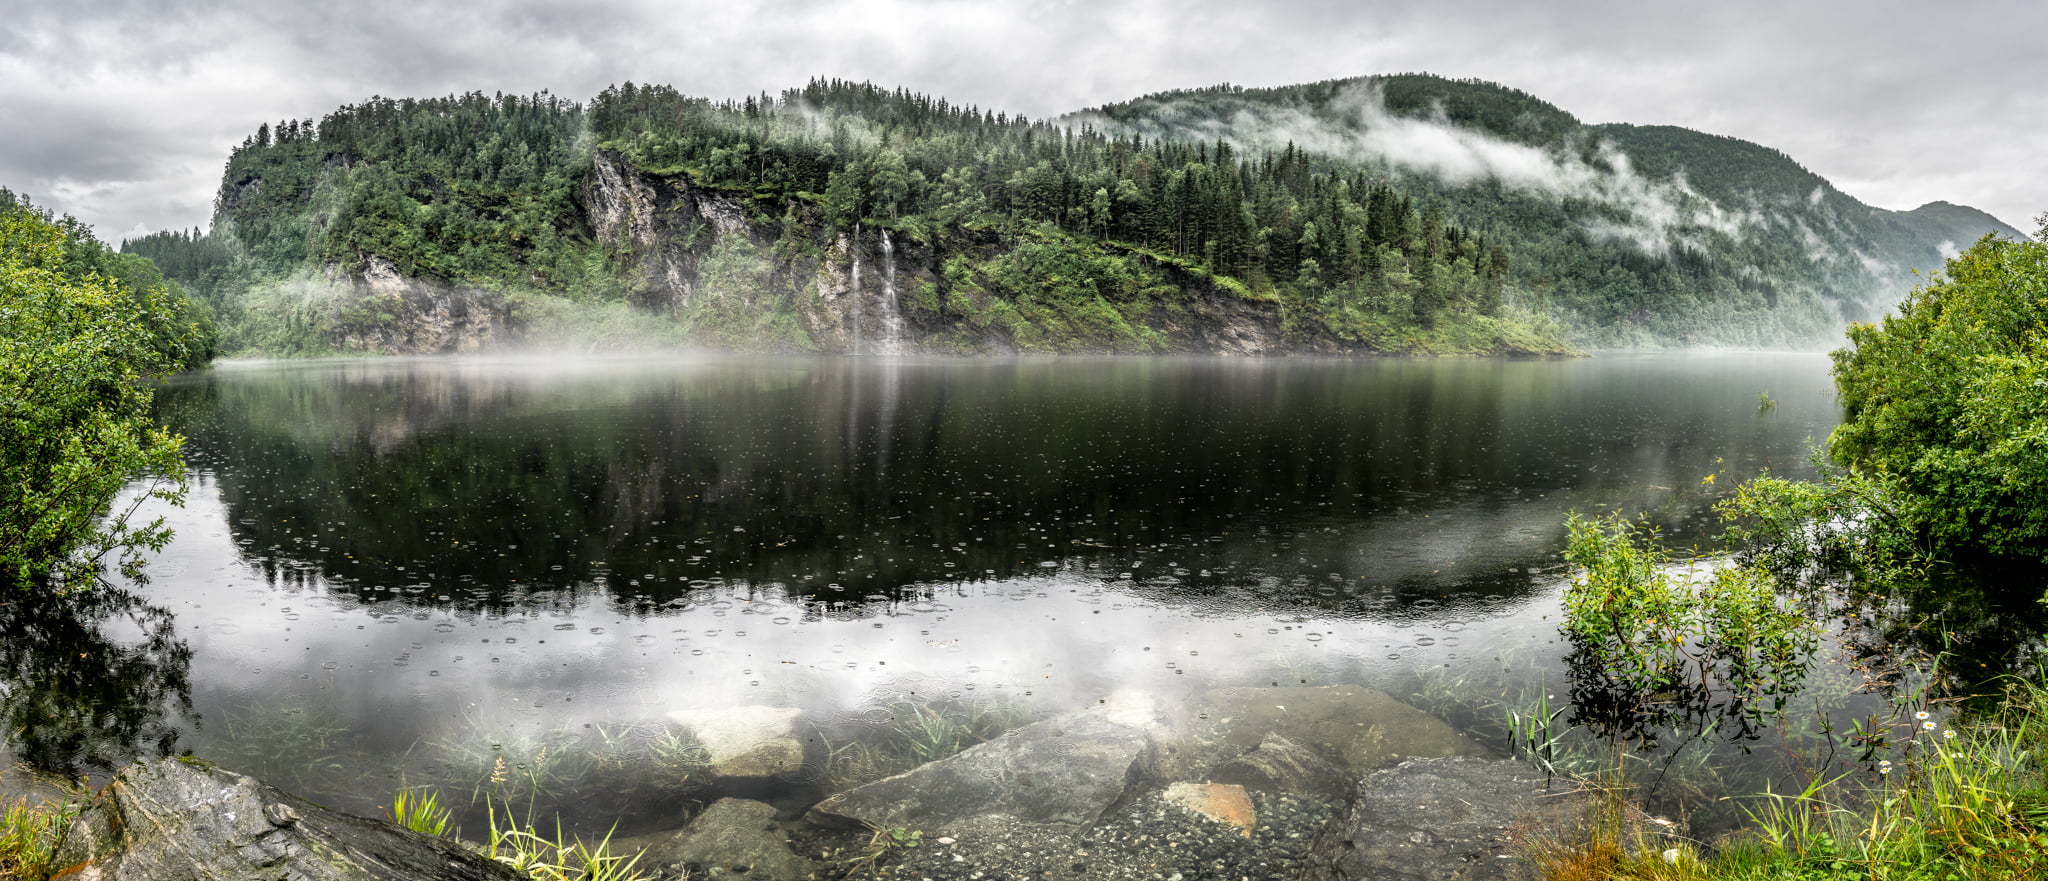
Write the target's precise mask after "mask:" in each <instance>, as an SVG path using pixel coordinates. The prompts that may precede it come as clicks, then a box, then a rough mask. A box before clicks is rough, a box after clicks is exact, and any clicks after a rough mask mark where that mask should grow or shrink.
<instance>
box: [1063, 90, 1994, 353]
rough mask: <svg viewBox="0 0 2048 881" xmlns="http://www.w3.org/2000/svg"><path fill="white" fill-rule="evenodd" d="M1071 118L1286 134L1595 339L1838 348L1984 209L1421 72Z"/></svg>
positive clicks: (1188, 132) (1118, 127)
mask: <svg viewBox="0 0 2048 881" xmlns="http://www.w3.org/2000/svg"><path fill="white" fill-rule="evenodd" d="M1068 119H1070V120H1072V121H1075V122H1081V123H1086V124H1091V125H1098V126H1101V127H1103V128H1104V129H1105V130H1107V131H1109V132H1110V133H1112V134H1120V133H1134V134H1140V135H1143V136H1145V137H1149V138H1169V139H1171V138H1181V139H1199V140H1204V141H1211V140H1219V139H1220V140H1224V141H1227V142H1229V143H1232V144H1236V145H1241V146H1246V147H1254V146H1270V145H1273V144H1285V143H1293V144H1295V145H1297V146H1299V147H1301V148H1302V149H1305V150H1307V151H1309V152H1310V153H1311V154H1313V155H1315V156H1317V157H1320V158H1322V159H1323V160H1324V161H1327V162H1329V163H1331V164H1332V165H1333V166H1338V167H1362V168H1368V169H1372V170H1374V171H1375V172H1377V173H1380V174H1384V175H1386V176H1387V177H1389V178H1390V179H1394V180H1398V181H1400V183H1401V185H1402V186H1403V187H1405V188H1410V189H1415V190H1419V191H1422V192H1425V193H1427V194H1428V197H1430V198H1433V199H1437V200H1441V202H1442V203H1443V204H1444V205H1445V208H1446V212H1447V216H1448V217H1449V218H1450V219H1452V220H1455V221H1456V222H1458V223H1461V224H1463V225H1465V226H1468V227H1470V228H1472V229H1475V230H1478V231H1480V232H1482V233H1485V234H1488V235H1490V236H1492V237H1494V238H1495V239H1496V240H1497V241H1501V242H1503V243H1504V247H1506V249H1507V250H1508V252H1509V253H1510V254H1512V255H1513V256H1514V258H1515V265H1516V267H1517V272H1516V280H1517V281H1519V282H1521V283H1522V284H1521V287H1522V288H1523V289H1525V290H1526V291H1527V292H1528V293H1529V294H1530V295H1531V296H1532V297H1533V298H1534V299H1535V300H1536V301H1537V302H1540V303H1543V304H1547V305H1549V306H1551V307H1553V308H1556V309H1558V310H1560V311H1561V312H1562V313H1563V314H1564V317H1566V318H1567V319H1568V320H1569V321H1570V322H1571V323H1572V325H1573V327H1574V330H1575V332H1576V334H1577V337H1578V338H1579V339H1581V340H1584V341H1586V342H1587V343H1589V344H1593V345H1627V344H1653V345H1655V344H1665V345H1668V344H1687V343H1710V344H1711V343H1720V344H1737V345H1742V344H1763V345H1783V344H1790V345H1798V344H1802V343H1814V342H1820V341H1825V340H1832V339H1834V338H1835V337H1836V336H1837V335H1838V334H1839V331H1840V326H1841V324H1842V323H1843V322H1844V321H1847V320H1866V319H1869V318H1872V317H1875V316H1876V315H1878V314H1881V313H1882V312H1883V311H1884V310H1886V309H1888V308H1889V307H1890V306H1891V305H1893V304H1894V303H1896V302H1897V301H1898V300H1899V299H1900V298H1901V297H1902V296H1903V295H1904V293H1905V292H1906V291H1907V290H1909V289H1910V288H1911V286H1912V285H1913V283H1914V276H1913V275H1912V273H1911V270H1914V269H1920V270H1923V271H1925V270H1928V269H1934V268H1938V267H1939V265H1940V260H1941V257H1942V254H1943V252H1944V251H1946V252H1950V253H1952V252H1953V249H1954V248H1955V247H1957V246H1959V245H1964V244H1967V243H1968V242H1970V241H1974V240H1975V239H1976V238H1978V237H1979V236H1982V235H1984V234H1986V233H1997V234H2001V235H2007V236H2013V237H2020V233H2019V232H2018V231H2017V230H2015V229H2013V228H2012V227H2011V226H2008V225H2006V224H2005V223H2003V222H2000V221H1999V220H1998V219H1996V218H1993V217H1991V216H1990V215H1988V214H1985V213H1983V212H1980V211H1976V210H1975V209H1970V208H1965V207H1961V206H1953V205H1947V204H1946V203H1935V204H1934V205H1929V206H1925V207H1923V208H1921V209H1916V210H1914V211H1909V212H1898V211H1887V210H1884V209H1880V208H1873V207H1871V206H1868V205H1864V204H1863V203H1861V202H1859V201H1857V200H1856V199H1854V198H1852V197H1850V196H1848V195H1846V194H1844V193H1842V192H1840V191H1839V190H1837V189H1835V188H1834V187H1833V185H1831V184H1829V183H1828V182H1827V181H1826V180H1824V179H1822V178H1821V177H1820V176H1818V175H1816V174H1814V173H1812V172H1811V171H1808V170H1807V169H1805V168H1803V167H1801V166H1800V165H1799V164H1798V163H1796V162H1795V161H1793V160H1792V159H1791V158H1790V157H1787V156H1786V155H1785V154H1783V153H1782V152H1779V151H1777V150H1774V149H1771V148H1769V147H1765V146H1762V145H1758V144H1753V143H1749V142H1746V141H1742V140H1738V139H1734V138H1727V137H1721V136H1717V135H1710V134H1704V133H1700V132H1695V131H1691V130H1688V129H1683V128H1677V127H1672V126H1634V125H1626V124H1614V125H1600V126H1587V125H1584V124H1582V123H1580V122H1579V121H1578V120H1577V119H1576V118H1574V117H1573V116H1572V115H1571V114H1570V113H1568V112H1566V111H1564V110H1562V109H1560V108H1558V107H1556V106H1554V105H1551V104H1549V103H1547V102H1544V101H1542V100H1540V99H1538V98H1536V97H1534V96H1531V95H1529V94H1527V93H1525V92H1521V91H1518V90H1515V89H1512V88H1508V87H1505V86H1500V85H1495V84H1491V83H1484V82H1476V81H1456V80H1447V79H1443V78H1439V77H1433V76H1428V75H1421V74H1406V75H1399V76H1386V77H1364V78H1358V79H1348V80H1332V81H1328V82H1322V83H1312V84H1308V85H1302V86H1289V87H1283V88H1273V89H1240V88H1234V87H1217V88H1213V89H1201V90H1191V91H1180V92H1170V93H1164V94H1160V95H1153V96H1147V97H1145V98H1140V99H1137V100H1135V101H1130V102H1125V103H1122V104H1116V105H1111V106H1107V107H1101V108H1095V109H1092V110H1089V111H1084V112H1081V113H1077V114H1074V115H1072V116H1070V117H1068Z"/></svg>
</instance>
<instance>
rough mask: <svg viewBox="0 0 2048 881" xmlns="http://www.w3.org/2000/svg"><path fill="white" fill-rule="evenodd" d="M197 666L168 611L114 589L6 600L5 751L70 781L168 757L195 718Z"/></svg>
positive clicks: (2, 638)
mask: <svg viewBox="0 0 2048 881" xmlns="http://www.w3.org/2000/svg"><path fill="white" fill-rule="evenodd" d="M191 662H192V649H191V648H190V647H189V646H188V645H187V644H186V642H185V640H184V639H182V638H180V637H179V636H178V635H177V618H176V617H175V616H174V615H172V614H171V612H170V611H169V610H168V609H165V608H163V607H162V606H156V605H151V604H149V603H147V602H144V601H143V600H142V599H141V598H140V597H138V596H136V595H135V594H134V593H131V592H129V591H127V590H124V589H121V588H118V587H114V586H112V585H105V584H103V585H101V586H100V587H98V588H97V589H95V590H92V591H87V592H80V593H74V594H69V595H65V596H60V597H33V598H32V597H27V596H21V597H17V598H15V599H13V600H12V601H10V602H6V603H0V723H4V724H5V726H6V731H7V732H9V734H8V740H9V743H8V745H9V746H10V747H11V749H12V750H13V751H14V752H15V754H16V756H17V757H18V758H19V759H21V760H22V761H24V762H27V763H28V764H29V765H31V766H33V767H35V768H38V769H40V770H43V771H47V772H50V773H54V774H61V775H64V776H67V777H76V776H78V775H80V774H84V773H88V772H92V771H107V770H112V769H114V768H117V767H119V766H120V765H122V764H125V763H127V762H128V761H130V760H131V759H133V758H135V757H136V756H137V755H142V754H155V755H170V754H171V753H172V752H173V751H174V750H175V749H176V748H177V743H178V737H179V728H178V722H179V721H180V720H181V719H190V718H191V710H192V695H191V683H190V681H189V679H188V675H189V672H190V668H191Z"/></svg>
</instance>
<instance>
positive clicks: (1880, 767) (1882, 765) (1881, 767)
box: [1877, 759, 1892, 774]
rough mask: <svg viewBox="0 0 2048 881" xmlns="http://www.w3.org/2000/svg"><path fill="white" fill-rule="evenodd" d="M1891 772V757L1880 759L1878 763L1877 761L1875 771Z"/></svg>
mask: <svg viewBox="0 0 2048 881" xmlns="http://www.w3.org/2000/svg"><path fill="white" fill-rule="evenodd" d="M1891 772H1892V760H1891V759H1885V760H1884V761H1881V762H1878V763H1877V773H1879V774H1890V773H1891Z"/></svg>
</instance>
